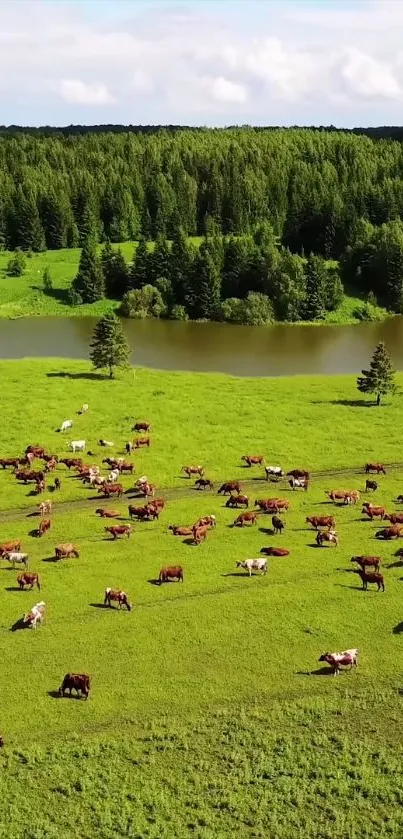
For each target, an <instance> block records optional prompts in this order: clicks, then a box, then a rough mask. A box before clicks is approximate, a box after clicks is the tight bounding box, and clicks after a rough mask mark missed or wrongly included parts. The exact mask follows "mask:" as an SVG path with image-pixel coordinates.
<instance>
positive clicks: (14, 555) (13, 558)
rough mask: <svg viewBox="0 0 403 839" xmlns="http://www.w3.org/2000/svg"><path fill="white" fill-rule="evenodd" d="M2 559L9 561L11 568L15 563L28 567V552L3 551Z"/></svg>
mask: <svg viewBox="0 0 403 839" xmlns="http://www.w3.org/2000/svg"><path fill="white" fill-rule="evenodd" d="M2 559H6V560H7V562H11V565H12V566H13V568H15V566H16V565H23V566H24V567H25V568H28V554H25V553H21V552H20V551H10V552H9V553H4V554H3V556H2Z"/></svg>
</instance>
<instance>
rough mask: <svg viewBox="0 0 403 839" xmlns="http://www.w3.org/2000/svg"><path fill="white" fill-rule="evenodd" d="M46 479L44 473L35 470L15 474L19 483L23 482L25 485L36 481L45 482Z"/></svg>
mask: <svg viewBox="0 0 403 839" xmlns="http://www.w3.org/2000/svg"><path fill="white" fill-rule="evenodd" d="M44 477H45V475H44V473H43V472H41V471H37V470H35V469H25V470H19V471H18V472H16V473H15V478H16V480H17V481H23V482H24V484H27V483H28V482H31V481H34V482H35V483H36V482H37V481H43V479H44Z"/></svg>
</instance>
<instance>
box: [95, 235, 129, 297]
mask: <svg viewBox="0 0 403 839" xmlns="http://www.w3.org/2000/svg"><path fill="white" fill-rule="evenodd" d="M101 265H102V274H103V278H104V284H105V294H106V296H107V297H111V298H114V299H118V300H119V299H121V298H122V297H123V295H124V294H125V292H126V291H127V287H128V276H129V275H128V269H127V265H126V261H125V258H124V256H123V254H122V251H121V249H120V248H117V249H116V250H114V249H113V248H112V246H111V243H110V242H109V240H107V241H106V242H105V244H104V247H103V249H102V254H101Z"/></svg>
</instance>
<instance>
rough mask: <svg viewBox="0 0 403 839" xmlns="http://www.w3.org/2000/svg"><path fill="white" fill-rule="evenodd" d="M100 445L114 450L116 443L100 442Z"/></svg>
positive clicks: (109, 441)
mask: <svg viewBox="0 0 403 839" xmlns="http://www.w3.org/2000/svg"><path fill="white" fill-rule="evenodd" d="M98 445H99V446H103V447H104V448H109V449H113V447H114V445H115V444H114V443H112V441H111V440H98Z"/></svg>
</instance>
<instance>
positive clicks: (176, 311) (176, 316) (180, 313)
mask: <svg viewBox="0 0 403 839" xmlns="http://www.w3.org/2000/svg"><path fill="white" fill-rule="evenodd" d="M169 317H170V318H171V320H189V315H188V313H187V311H186V309H185V307H184V306H182V305H181V304H180V303H176V305H175V306H172V309H171V311H170V313H169Z"/></svg>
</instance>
